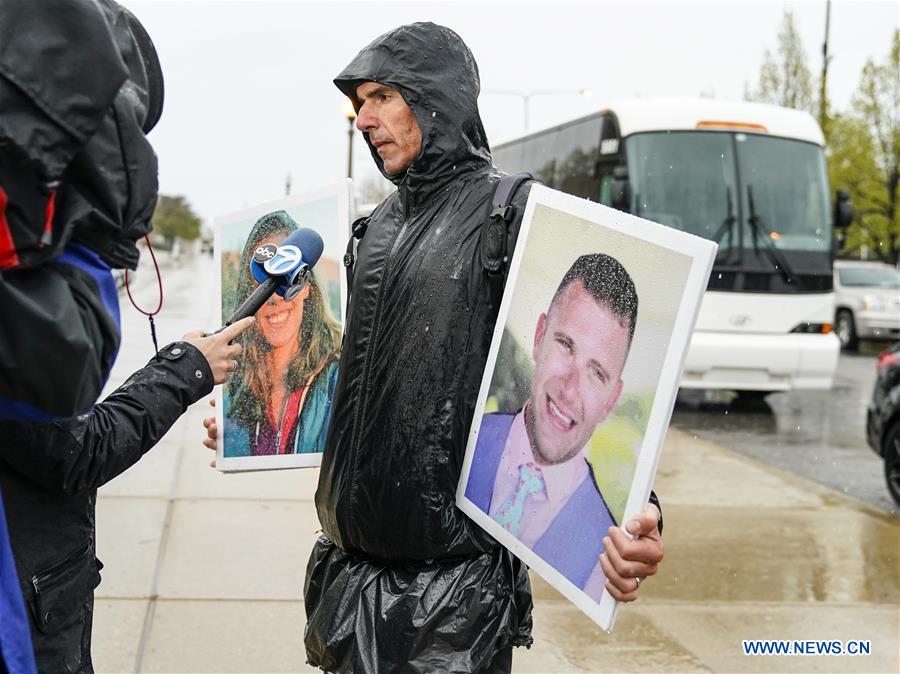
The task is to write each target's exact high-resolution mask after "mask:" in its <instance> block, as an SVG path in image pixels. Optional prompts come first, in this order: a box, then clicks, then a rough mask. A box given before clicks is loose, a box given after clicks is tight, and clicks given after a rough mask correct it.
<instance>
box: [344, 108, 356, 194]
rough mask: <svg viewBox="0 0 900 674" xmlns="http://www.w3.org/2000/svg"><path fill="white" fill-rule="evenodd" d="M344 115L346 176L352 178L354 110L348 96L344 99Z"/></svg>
mask: <svg viewBox="0 0 900 674" xmlns="http://www.w3.org/2000/svg"><path fill="white" fill-rule="evenodd" d="M344 101H345V103H344V117H346V118H347V124H348V126H347V177H348V178H353V135H354V129H353V123H354V122H355V121H356V110H354V109H353V104H352V103H351V102H350V99H349V98H346V99H344Z"/></svg>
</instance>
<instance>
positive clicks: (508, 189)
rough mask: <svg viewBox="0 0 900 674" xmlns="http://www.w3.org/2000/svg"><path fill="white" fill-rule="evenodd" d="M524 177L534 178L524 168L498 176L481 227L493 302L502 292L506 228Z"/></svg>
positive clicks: (505, 260)
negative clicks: (520, 170) (498, 178)
mask: <svg viewBox="0 0 900 674" xmlns="http://www.w3.org/2000/svg"><path fill="white" fill-rule="evenodd" d="M526 180H534V176H532V175H531V174H530V173H526V172H524V171H523V172H520V173H511V174H510V175H507V176H503V178H501V179H500V182H498V183H497V187H496V188H495V189H494V197H493V199H492V200H491V210H490V211H489V212H488V217H487V221H486V222H485V223H484V226H483V227H482V228H481V264H482V266H483V267H484V270H485V271H486V272H487V279H488V286H489V287H490V293H491V299H492V301H493V303H494V304H495V305H499V304H500V297H501V296H502V295H503V269H504V267H505V264H506V262H507V258H508V251H507V243H508V238H509V235H508V231H507V230H508V228H509V223H511V222H512V221H513V218H515V217H516V208H515V206H513V205H512V200H513V197H514V196H515V194H516V191H517V190H518V189H519V186H520V185H521V184H522V183H523V182H525V181H526Z"/></svg>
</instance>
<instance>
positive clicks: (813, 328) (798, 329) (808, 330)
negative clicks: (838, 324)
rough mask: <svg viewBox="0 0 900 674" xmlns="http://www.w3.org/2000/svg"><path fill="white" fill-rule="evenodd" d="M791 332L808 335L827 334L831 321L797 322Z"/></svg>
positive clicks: (829, 330)
mask: <svg viewBox="0 0 900 674" xmlns="http://www.w3.org/2000/svg"><path fill="white" fill-rule="evenodd" d="M791 332H793V333H803V334H808V335H827V334H828V333H829V332H831V323H798V324H797V325H795V326H794V329H793V330H791Z"/></svg>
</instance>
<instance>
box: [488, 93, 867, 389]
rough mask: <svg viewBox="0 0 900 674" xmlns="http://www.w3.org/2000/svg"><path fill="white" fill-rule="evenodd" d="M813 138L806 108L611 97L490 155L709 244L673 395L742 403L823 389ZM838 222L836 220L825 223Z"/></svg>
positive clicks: (823, 315)
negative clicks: (720, 396) (708, 264)
mask: <svg viewBox="0 0 900 674" xmlns="http://www.w3.org/2000/svg"><path fill="white" fill-rule="evenodd" d="M823 143H824V139H823V136H822V132H821V130H820V129H819V126H818V124H817V123H816V122H815V120H814V119H813V118H812V117H811V116H810V115H809V114H807V113H805V112H798V111H796V110H789V109H786V108H779V107H775V106H771V105H764V104H758V103H746V102H725V101H715V100H710V99H697V100H650V99H638V100H628V101H621V102H618V103H616V104H615V105H612V106H610V107H609V108H608V109H605V110H603V111H601V112H598V113H595V114H591V115H588V116H586V117H582V118H580V119H576V120H573V121H571V122H566V123H565V124H560V125H558V126H555V127H552V128H549V129H545V130H543V131H539V132H536V133H532V134H529V135H528V136H525V137H523V138H519V139H516V140H512V141H509V142H506V143H503V144H500V145H498V146H496V147H495V148H494V149H493V152H494V162H495V163H496V165H497V166H499V167H500V168H502V169H504V170H506V171H509V172H515V171H530V172H531V173H532V174H534V176H535V177H536V178H537V179H538V180H540V181H541V182H543V183H544V184H546V185H548V186H550V187H553V188H556V189H559V190H562V191H564V192H568V193H570V194H574V195H577V196H580V197H583V198H586V199H590V200H592V201H596V202H599V203H601V204H605V205H607V206H612V207H614V208H618V209H621V210H624V211H627V212H629V213H634V214H635V215H639V216H641V217H644V218H647V219H648V220H653V221H655V222H658V223H661V224H664V225H668V226H670V227H674V228H676V229H680V230H683V231H686V232H690V233H692V234H696V235H699V236H702V237H705V238H707V239H712V240H713V241H716V242H717V243H718V244H719V252H718V255H717V257H716V260H715V264H714V266H713V272H712V275H711V277H710V281H709V285H708V287H707V292H706V295H705V297H704V299H703V303H702V306H701V309H700V315H699V317H698V320H697V327H696V329H695V331H694V334H693V337H692V341H691V347H690V351H689V353H688V357H687V361H686V363H685V369H684V374H683V376H682V380H681V386H683V387H686V388H703V389H732V390H736V391H738V392H741V393H745V394H747V395H750V396H756V395H763V394H765V393H768V392H771V391H786V390H791V389H826V388H830V387H831V382H832V379H833V377H834V372H835V369H836V367H837V360H838V351H839V342H838V339H837V337H836V336H835V335H834V334H831V329H832V320H833V316H834V291H833V286H832V264H833V259H834V243H833V242H834V228H835V227H836V226H837V227H844V226H846V225H847V224H848V223H849V217H850V212H849V208H850V205H849V203H848V202H847V201H846V197H845V196H843V195H841V196H840V197H839V198H838V203H837V205H836V207H835V209H834V211H832V208H831V207H830V199H829V188H828V178H827V174H826V169H825V157H824V153H823ZM835 218H839V220H840V221H839V222H835V221H834V220H835Z"/></svg>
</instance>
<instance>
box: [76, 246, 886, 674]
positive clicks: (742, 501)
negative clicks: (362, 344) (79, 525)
mask: <svg viewBox="0 0 900 674" xmlns="http://www.w3.org/2000/svg"><path fill="white" fill-rule="evenodd" d="M211 269H212V267H211V265H210V263H209V258H206V257H204V258H202V259H197V260H194V261H193V262H189V263H188V264H185V265H181V266H179V268H178V269H170V270H167V272H166V275H165V276H164V283H165V290H166V306H165V307H164V309H163V312H162V314H161V316H160V318H159V320H158V325H157V330H158V333H159V338H160V346H162V345H164V344H165V343H167V342H168V341H172V340H173V339H176V338H178V337H180V336H181V335H182V334H183V333H184V332H187V331H188V330H190V329H193V328H196V327H200V326H204V327H207V328H209V327H214V326H215V325H216V316H215V307H213V306H212V300H211V299H210V298H211V297H212V292H211V290H210V286H209V283H210V281H209V278H210V275H211ZM155 297H156V296H155V283H153V284H147V286H146V287H144V288H142V289H141V292H139V293H138V300H139V302H142V306H147V305H151V306H155ZM122 313H123V331H124V334H125V339H124V340H123V343H124V346H123V348H122V350H121V352H120V356H119V360H118V362H117V365H116V369H115V371H114V375H113V378H112V381H111V382H110V385H111V386H115V385H118V383H120V382H121V381H122V380H124V378H125V377H126V376H127V375H128V374H129V373H130V372H131V371H133V370H135V369H137V368H138V367H140V366H142V365H143V364H144V363H145V362H146V360H147V359H149V357H150V354H151V351H152V347H151V345H150V336H149V326H148V325H147V320H146V318H144V317H143V316H141V315H140V314H137V312H135V311H134V309H133V308H132V307H131V306H130V304H129V303H128V300H127V297H125V296H124V294H123V298H122ZM207 409H208V408H207V405H206V403H205V402H202V403H198V404H197V405H195V406H194V407H192V408H191V409H190V410H189V411H188V413H187V414H186V415H185V416H184V417H183V418H182V419H181V420H180V421H179V422H178V423H177V424H176V425H175V427H173V429H172V430H171V432H170V433H169V434H168V435H167V436H166V438H165V439H164V440H163V442H162V443H161V444H160V445H159V446H157V447H156V448H155V449H153V450H151V452H150V453H149V454H148V455H147V456H146V457H145V458H144V459H143V460H142V461H141V462H140V463H138V464H137V465H136V466H134V467H133V468H132V469H131V470H130V471H128V472H126V473H125V474H124V475H122V476H120V477H119V478H117V479H116V480H114V481H113V482H111V483H110V484H108V485H107V486H105V487H104V488H103V489H101V492H100V494H101V495H100V498H99V499H98V506H97V528H98V536H97V538H98V556H99V557H100V559H101V560H102V561H103V562H104V564H105V565H106V568H105V569H104V571H103V583H102V584H101V585H100V587H99V588H98V591H97V606H96V610H95V626H94V647H93V653H94V664H95V668H96V670H97V672H98V673H111V672H137V671H140V672H308V671H318V670H313V669H311V668H310V667H308V666H307V665H305V657H304V653H303V647H302V631H303V623H304V610H303V602H302V600H301V597H302V583H303V574H304V568H305V564H306V560H307V558H308V555H309V551H310V549H311V547H312V544H313V542H314V540H315V538H316V532H317V530H318V529H319V525H318V522H317V520H316V514H315V507H314V504H313V494H314V491H315V485H316V480H317V476H318V473H317V470H295V471H286V472H279V473H266V474H244V475H221V474H219V473H218V472H216V471H215V470H212V469H210V468H209V466H208V462H209V460H210V458H211V453H210V452H209V451H208V450H206V449H204V448H203V447H202V446H201V445H200V439H201V437H202V427H201V420H202V418H203V417H204V416H205V415H206V413H207ZM786 451H788V450H786ZM656 491H657V493H659V494H660V496H661V499H662V502H663V509H664V513H665V533H666V535H665V543H666V559H665V562H664V564H663V566H662V571H661V572H660V574H659V576H657V577H656V578H654V579H652V580H650V581H648V582H647V584H646V585H645V586H643V587H642V588H641V599H640V601H638V602H637V603H635V604H632V605H628V606H623V607H622V608H621V609H620V611H619V616H618V621H617V624H616V626H615V629H614V631H613V633H612V634H611V635H609V634H605V633H604V632H602V631H601V630H600V629H599V628H597V627H595V626H594V624H593V623H592V622H591V621H589V620H588V619H587V618H585V617H584V616H583V615H582V614H581V613H580V612H579V611H578V610H576V609H575V608H573V607H572V606H571V605H570V604H569V603H568V602H567V601H566V600H564V599H563V598H562V597H561V596H560V595H558V594H557V593H556V592H555V590H553V589H552V588H550V587H549V586H547V585H546V584H544V583H543V582H542V581H541V580H540V579H539V578H538V577H536V576H533V580H534V591H535V595H536V608H535V614H534V617H535V646H534V647H533V648H532V649H530V650H527V651H526V650H522V649H520V650H519V651H518V652H517V654H516V656H515V658H514V671H516V672H708V671H714V672H810V671H818V672H832V671H833V672H897V671H898V667H900V665H898V657H900V656H898V633H900V632H898V630H900V618H898V616H900V558H898V557H900V521H898V520H897V519H895V518H890V517H888V516H886V515H882V514H880V513H878V512H876V511H874V510H871V509H869V508H867V507H865V506H862V505H859V504H857V503H856V502H854V501H850V500H849V499H846V498H844V497H843V496H841V495H840V494H838V493H836V492H833V491H831V490H828V489H826V488H823V487H820V486H818V485H816V484H814V483H812V482H807V481H805V480H801V479H799V478H795V477H793V476H791V475H787V474H785V473H781V472H779V471H777V470H775V469H772V468H770V467H768V466H765V465H763V464H759V463H756V462H753V461H751V460H748V459H746V458H743V457H740V456H738V455H737V454H735V453H733V452H731V451H729V450H727V449H724V448H722V447H719V446H716V445H713V444H711V443H707V442H703V441H700V440H697V439H694V438H692V437H691V436H689V435H687V434H685V433H683V432H680V431H678V430H676V429H672V430H670V432H669V434H668V436H667V439H666V446H665V449H664V453H663V459H662V463H661V466H660V469H659V474H658V477H657V483H656ZM742 639H791V640H793V639H798V640H799V639H815V640H831V639H841V640H844V641H846V640H849V639H859V640H866V639H868V640H871V642H872V654H871V655H869V656H859V657H855V658H851V657H827V656H805V657H804V656H797V657H788V656H758V657H745V656H744V655H743V654H742V650H741V640H742Z"/></svg>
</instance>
